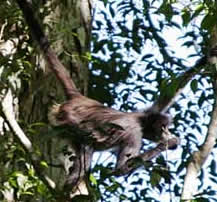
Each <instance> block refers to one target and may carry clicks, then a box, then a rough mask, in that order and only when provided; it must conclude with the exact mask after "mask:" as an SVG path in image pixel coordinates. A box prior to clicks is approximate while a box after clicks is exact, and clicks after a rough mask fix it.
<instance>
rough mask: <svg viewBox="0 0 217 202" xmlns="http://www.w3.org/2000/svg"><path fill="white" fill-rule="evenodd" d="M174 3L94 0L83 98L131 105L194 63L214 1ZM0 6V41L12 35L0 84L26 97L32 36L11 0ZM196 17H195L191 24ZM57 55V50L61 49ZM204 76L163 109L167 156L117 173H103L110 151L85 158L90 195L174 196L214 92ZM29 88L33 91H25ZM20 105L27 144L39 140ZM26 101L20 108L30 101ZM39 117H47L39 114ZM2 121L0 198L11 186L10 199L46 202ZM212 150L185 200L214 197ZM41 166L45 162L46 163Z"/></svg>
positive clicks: (146, 100)
mask: <svg viewBox="0 0 217 202" xmlns="http://www.w3.org/2000/svg"><path fill="white" fill-rule="evenodd" d="M64 3H67V2H66V1H64ZM177 3H178V2H177V1H167V0H164V1H160V2H159V1H148V0H141V1H135V0H125V1H121V0H115V1H114V0H110V1H107V0H104V1H99V2H97V5H96V6H97V7H96V10H95V13H94V16H95V19H94V22H93V29H92V41H91V53H92V55H91V56H90V55H88V54H86V55H84V56H83V57H88V59H90V58H91V64H90V66H89V70H90V72H89V74H90V75H89V95H90V97H92V98H95V99H97V100H99V101H101V102H102V103H106V104H107V105H109V106H113V107H116V108H120V109H121V110H123V111H132V110H135V109H138V108H140V109H141V108H144V107H146V106H148V105H150V104H151V103H153V102H154V101H155V99H157V97H158V96H159V94H160V93H165V94H167V95H173V94H174V91H175V89H176V85H177V82H179V81H177V80H176V78H177V75H180V74H182V73H183V72H184V71H185V70H187V69H188V67H189V63H191V64H194V63H195V61H196V60H197V59H198V58H200V57H201V56H203V55H204V54H206V50H207V41H208V39H209V36H210V35H209V34H210V32H211V30H212V27H213V26H214V25H216V13H217V12H216V8H217V7H216V5H215V1H211V0H209V1H207V0H204V1H198V2H196V3H194V4H193V5H192V4H191V3H192V2H191V1H189V4H186V5H182V4H177ZM39 4H40V3H39ZM57 4H58V2H57ZM53 10H54V9H51V8H49V6H47V7H46V6H45V7H43V9H42V12H41V13H40V15H41V17H43V16H46V15H48V14H49V12H52V11H53ZM0 13H1V15H0V21H1V22H3V23H6V24H5V25H6V26H5V28H4V30H3V31H4V32H3V33H4V34H3V36H1V35H0V36H1V37H2V38H0V40H2V41H4V42H6V41H9V40H11V39H16V40H18V41H16V40H15V41H14V42H16V46H15V49H16V51H14V52H13V54H4V55H3V51H2V49H1V46H0V50H1V51H0V52H1V56H3V57H0V67H4V68H1V74H0V77H1V79H0V90H2V89H7V88H8V87H10V88H12V89H13V93H14V94H15V95H18V96H19V98H20V100H22V99H24V96H26V94H27V92H28V93H29V94H31V93H32V94H31V96H32V95H33V94H34V95H35V94H36V95H37V92H38V91H39V90H40V88H37V87H38V86H37V85H38V83H39V82H38V80H37V79H38V78H39V77H40V74H41V73H40V72H37V67H35V66H34V65H33V64H34V62H35V61H34V60H35V55H34V52H33V50H34V49H33V45H31V42H32V40H31V37H29V36H28V32H27V28H26V26H25V24H24V22H23V20H22V18H21V13H20V11H19V10H18V9H17V7H16V5H15V4H14V2H13V1H4V2H2V4H0ZM68 17H69V16H68ZM198 19H199V20H198ZM64 20H65V19H64ZM196 20H198V21H197V22H196V23H195V24H194V22H195V21H196ZM73 22H74V21H73V20H72V21H71V25H70V26H69V24H67V23H66V24H65V23H63V22H62V23H60V25H58V26H59V27H58V26H57V30H56V31H55V32H54V33H53V35H57V36H56V37H54V36H52V37H51V38H52V40H54V39H55V40H58V39H61V38H62V37H63V36H67V37H69V38H70V36H71V35H72V37H74V32H73V31H72V30H73V29H74V27H73V26H74V24H73ZM3 23H1V25H2V24H3ZM47 27H49V25H47ZM64 27H65V28H64ZM172 30H175V32H172ZM170 32H171V33H172V34H174V35H177V37H175V40H174V39H170V38H174V36H172V34H171V33H170ZM12 41H13V40H12ZM0 42H1V41H0ZM173 43H176V44H175V45H177V46H176V47H175V46H174V44H173ZM0 45H1V44H0ZM67 45H68V46H69V47H67ZM64 47H66V50H67V51H68V50H71V47H70V43H68V44H67V43H65V42H64ZM176 49H178V50H176ZM189 49H191V51H188V50H189ZM182 51H183V52H182ZM60 56H61V57H63V56H64V54H63V53H62V54H60ZM187 61H188V62H187ZM35 72H37V74H35ZM14 75H16V76H17V77H18V78H19V79H20V82H17V83H16V85H12V84H11V82H10V79H9V78H11V77H13V76H14ZM207 75H208V76H207ZM207 75H205V76H204V75H201V74H198V75H197V76H196V77H194V78H193V79H192V80H191V81H190V82H189V84H188V85H187V86H186V88H185V90H184V92H183V93H182V94H181V95H180V96H179V97H178V98H177V102H176V103H175V104H174V105H173V106H172V108H171V109H170V113H171V114H172V116H173V118H174V122H173V125H172V126H171V131H172V132H173V134H175V135H177V136H179V137H180V138H181V140H182V144H181V147H180V148H179V149H178V150H177V152H175V155H173V154H171V156H172V157H171V158H170V155H169V154H168V156H169V157H168V156H167V155H163V156H160V157H159V158H158V159H156V160H155V161H153V163H150V164H149V163H148V164H147V165H146V164H145V165H144V167H145V169H142V170H138V171H135V172H134V173H133V174H131V175H130V176H125V177H120V178H118V179H116V178H113V177H111V178H108V179H107V173H108V170H110V169H112V168H113V167H114V161H113V158H112V160H111V161H107V159H106V161H105V158H103V157H102V158H99V159H101V161H100V160H99V161H97V162H96V163H95V165H93V169H92V173H91V175H90V183H91V186H92V188H93V192H94V194H95V195H96V198H98V199H101V200H102V201H115V200H116V201H118V200H119V201H147V202H148V201H162V200H161V198H159V196H162V195H165V196H166V199H165V200H169V199H168V198H170V197H171V196H172V197H173V198H174V200H176V199H177V200H178V199H179V197H180V195H181V187H182V183H183V179H184V175H185V168H186V162H187V161H188V159H189V157H190V155H191V153H192V152H194V151H196V150H197V149H198V147H199V146H200V145H201V143H202V142H203V141H204V138H205V136H206V133H207V126H208V124H209V121H210V113H211V110H212V105H213V100H214V95H213V86H212V82H211V79H210V77H209V74H207ZM34 81H37V82H34ZM168 83H170V84H172V85H171V89H170V91H168V92H164V91H165V88H166V86H167V85H168ZM18 87H19V88H18ZM50 88H52V87H50ZM17 89H19V90H17ZM30 89H37V90H35V91H34V92H32V91H31V90H30ZM48 91H50V89H48ZM31 96H30V97H31ZM39 99H40V98H39ZM42 100H43V99H42ZM25 107H26V105H25V104H24V105H21V106H20V114H19V119H20V124H21V125H22V127H23V128H24V130H25V132H26V133H27V134H28V136H29V137H30V138H32V140H34V143H36V145H37V144H38V145H37V146H36V147H40V146H41V145H42V146H43V144H42V143H40V142H39V141H38V140H37V138H38V137H39V136H37V134H39V133H42V132H43V133H46V132H47V129H45V127H46V124H45V125H44V124H41V122H40V123H38V122H37V123H33V124H32V125H31V124H30V123H31V119H30V120H27V118H26V117H25V113H24V112H25V110H26V109H25ZM27 107H28V110H29V109H30V108H31V106H27ZM46 107H47V106H46ZM46 110H47V109H45V111H46ZM34 113H38V112H35V111H34ZM34 113H33V114H34ZM40 121H47V120H46V118H44V119H43V120H40ZM6 128H7V127H5V128H4V131H3V132H4V135H3V136H0V159H1V161H0V165H1V166H0V172H1V176H0V179H1V185H0V189H1V193H2V195H1V196H0V197H1V200H3V198H4V194H5V191H8V190H13V192H15V194H14V195H15V198H16V199H17V200H20V201H36V200H40V199H41V198H44V199H46V200H48V201H52V198H51V197H52V196H51V194H50V193H49V192H48V190H47V189H46V187H45V185H43V184H42V182H41V181H40V180H39V179H38V177H37V176H36V175H35V172H34V170H33V169H32V167H31V162H30V161H29V157H28V155H27V154H26V152H25V150H24V149H23V148H22V147H21V146H20V145H19V144H18V143H17V141H16V140H15V139H14V137H13V135H12V134H11V133H9V132H8V131H7V130H6ZM0 132H1V131H0ZM49 132H51V131H49ZM45 139H46V138H45ZM149 146H150V144H149V143H147V142H144V145H143V149H144V150H145V149H147V148H149ZM215 150H216V148H215V149H214V151H213V154H212V156H210V157H209V159H208V163H207V164H206V165H205V166H204V168H203V169H202V171H201V173H200V175H199V176H198V179H199V180H200V185H199V194H197V195H195V199H194V200H192V201H195V202H196V201H197V202H199V201H216V192H215V191H214V189H213V187H214V186H216V183H217V182H216V179H215V178H216V160H215V159H216V155H215ZM101 156H103V155H101ZM168 159H171V160H168ZM97 160H98V159H97ZM44 165H45V167H47V164H46V163H45V164H44Z"/></svg>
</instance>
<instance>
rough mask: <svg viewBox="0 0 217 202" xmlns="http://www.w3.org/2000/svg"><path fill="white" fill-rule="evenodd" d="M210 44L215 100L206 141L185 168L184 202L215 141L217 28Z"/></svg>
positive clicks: (210, 62) (187, 201) (216, 124)
mask: <svg viewBox="0 0 217 202" xmlns="http://www.w3.org/2000/svg"><path fill="white" fill-rule="evenodd" d="M210 42H211V43H212V44H213V46H211V50H210V53H209V58H208V62H209V64H210V65H213V66H212V67H213V68H214V69H213V70H211V71H212V73H213V74H212V79H213V90H214V96H215V100H214V104H213V111H212V116H211V121H210V124H209V127H208V133H207V136H206V139H205V141H204V143H203V144H202V145H201V146H200V147H199V149H198V151H196V152H194V153H193V154H192V156H191V157H190V160H189V163H188V166H187V173H186V175H185V179H184V186H183V190H182V195H181V199H182V200H184V201H186V202H190V201H192V199H193V196H194V195H195V193H196V191H197V185H196V184H197V175H198V173H199V171H200V170H201V167H202V166H203V164H204V163H205V161H206V159H207V157H208V156H209V154H210V153H211V151H212V149H213V147H214V146H215V144H216V139H217V73H216V65H217V51H216V44H217V27H214V28H213V30H212V33H211V38H210ZM192 184H194V186H192Z"/></svg>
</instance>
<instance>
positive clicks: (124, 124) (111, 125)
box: [17, 0, 179, 187]
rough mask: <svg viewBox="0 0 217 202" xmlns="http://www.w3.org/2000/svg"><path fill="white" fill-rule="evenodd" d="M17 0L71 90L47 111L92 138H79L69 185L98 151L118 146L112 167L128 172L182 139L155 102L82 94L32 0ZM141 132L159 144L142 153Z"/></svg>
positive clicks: (80, 135) (51, 117) (59, 76)
mask: <svg viewBox="0 0 217 202" xmlns="http://www.w3.org/2000/svg"><path fill="white" fill-rule="evenodd" d="M17 3H18V5H19V7H20V8H21V10H22V11H23V14H24V17H25V20H26V22H27V24H28V25H29V28H30V30H31V32H32V34H33V36H34V38H35V39H36V41H37V43H38V45H39V47H40V49H41V51H42V52H43V55H44V57H45V59H46V61H47V63H48V65H49V67H50V69H51V70H52V71H53V72H54V73H55V75H56V77H57V79H58V80H59V81H60V83H61V84H62V86H63V89H64V92H65V95H66V101H65V102H64V103H63V104H61V105H55V106H54V107H53V108H52V109H51V111H50V113H49V115H48V118H49V120H50V123H51V124H52V125H54V126H63V127H69V128H70V127H71V128H74V130H73V134H71V136H75V137H78V139H80V138H83V140H85V138H86V137H88V138H90V139H91V141H89V142H88V141H87V142H85V141H78V142H76V140H75V142H74V148H75V151H76V158H75V161H74V165H75V166H74V167H73V168H72V169H71V172H70V175H69V176H68V178H67V180H66V186H70V187H73V186H75V185H77V184H78V183H79V181H80V180H81V179H82V178H83V177H84V176H85V172H86V171H88V170H89V168H90V164H91V159H92V155H93V152H94V151H97V150H98V151H100V150H105V149H109V148H116V151H117V163H116V167H115V170H114V172H113V173H114V174H115V175H124V174H127V173H130V172H132V170H133V169H135V167H133V166H132V165H133V164H131V163H132V162H133V160H134V159H138V158H139V159H141V160H143V161H146V160H150V159H152V158H153V157H155V156H157V155H158V154H160V153H161V152H162V151H164V150H166V149H175V148H176V147H177V145H178V144H179V139H178V138H177V137H175V136H173V135H171V134H170V133H169V131H168V130H166V129H167V127H168V125H169V124H170V123H171V121H170V117H169V116H168V115H166V114H165V113H162V112H159V111H157V110H156V109H154V107H151V108H149V109H147V110H145V111H144V112H131V113H126V112H121V111H117V110H114V109H111V108H108V107H106V106H104V105H103V104H101V103H99V102H98V101H96V100H93V99H90V98H87V97H85V96H83V95H81V93H80V92H79V91H78V89H77V88H76V86H75V84H74V82H73V81H72V80H71V77H70V75H69V73H68V71H67V70H66V69H65V67H64V66H63V65H62V63H61V62H60V61H59V59H58V58H57V56H56V54H55V53H54V52H53V50H52V49H51V47H50V44H49V42H48V39H47V37H46V36H45V35H44V33H43V31H42V29H41V27H40V25H39V23H38V22H37V20H36V18H35V17H34V12H33V10H32V8H31V5H29V3H28V2H26V1H25V0H17ZM69 136H70V135H69ZM88 138H87V139H88ZM142 138H145V139H147V140H151V141H154V142H156V143H158V145H157V146H156V147H155V148H153V149H151V150H148V151H146V152H145V153H143V154H140V149H141V143H142ZM74 139H76V138H74ZM81 142H82V143H81Z"/></svg>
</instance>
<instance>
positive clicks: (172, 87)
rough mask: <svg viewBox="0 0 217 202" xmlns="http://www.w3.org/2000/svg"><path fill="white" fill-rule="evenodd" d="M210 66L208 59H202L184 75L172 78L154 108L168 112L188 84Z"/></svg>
mask: <svg viewBox="0 0 217 202" xmlns="http://www.w3.org/2000/svg"><path fill="white" fill-rule="evenodd" d="M207 64H208V61H207V57H206V56H205V57H203V58H201V59H200V60H199V61H198V62H197V64H196V65H195V66H194V67H191V68H189V69H188V70H187V71H185V72H184V73H183V74H180V75H178V76H176V77H175V78H172V81H171V78H170V80H168V81H167V84H166V85H165V86H164V90H163V92H161V94H160V96H159V98H158V99H157V101H156V102H155V103H154V104H153V108H154V109H155V110H156V111H160V112H166V111H167V110H168V108H169V107H171V106H172V105H173V104H174V103H175V101H176V100H175V99H176V97H177V96H178V95H180V94H181V92H182V91H183V89H184V88H185V86H186V85H187V83H188V82H189V81H190V80H191V79H192V78H193V77H194V76H195V75H196V74H198V73H200V72H201V71H202V69H203V68H204V67H205V66H206V65H207Z"/></svg>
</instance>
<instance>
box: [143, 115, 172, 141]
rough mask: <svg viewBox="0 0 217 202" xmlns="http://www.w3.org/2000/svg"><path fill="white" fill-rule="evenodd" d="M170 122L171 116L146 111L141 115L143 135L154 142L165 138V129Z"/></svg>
mask: <svg viewBox="0 0 217 202" xmlns="http://www.w3.org/2000/svg"><path fill="white" fill-rule="evenodd" d="M170 123H171V118H170V117H169V116H168V115H167V114H164V113H160V112H154V111H153V112H151V111H146V112H144V116H142V117H140V124H141V127H142V132H143V137H144V138H146V139H148V140H151V141H154V142H159V141H161V140H165V135H166V133H165V129H167V127H168V126H169V124H170Z"/></svg>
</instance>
